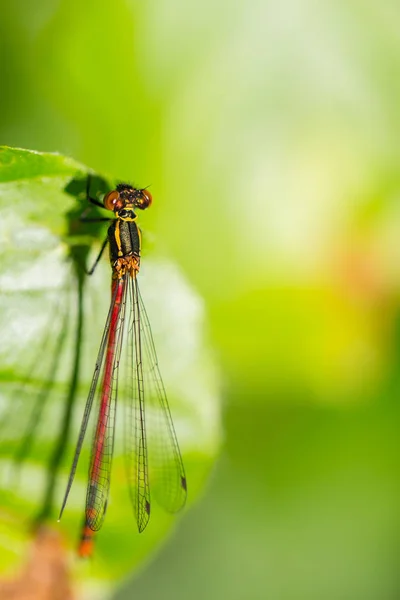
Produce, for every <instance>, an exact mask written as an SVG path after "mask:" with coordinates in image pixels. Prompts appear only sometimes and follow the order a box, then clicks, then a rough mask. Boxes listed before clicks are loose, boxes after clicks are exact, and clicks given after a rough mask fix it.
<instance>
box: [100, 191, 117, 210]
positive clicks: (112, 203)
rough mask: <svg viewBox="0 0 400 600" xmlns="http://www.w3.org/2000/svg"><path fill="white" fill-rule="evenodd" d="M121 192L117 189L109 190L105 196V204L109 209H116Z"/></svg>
mask: <svg viewBox="0 0 400 600" xmlns="http://www.w3.org/2000/svg"><path fill="white" fill-rule="evenodd" d="M118 201H119V193H118V192H117V191H116V190H113V191H112V192H108V194H106V195H105V196H104V200H103V204H104V206H105V208H106V209H107V210H116V209H117V204H119V202H118Z"/></svg>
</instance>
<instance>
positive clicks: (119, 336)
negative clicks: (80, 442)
mask: <svg viewBox="0 0 400 600" xmlns="http://www.w3.org/2000/svg"><path fill="white" fill-rule="evenodd" d="M113 285H114V288H115V290H116V293H115V290H114V293H113V298H114V294H115V299H114V301H113V305H112V312H111V318H110V325H109V333H108V339H107V350H106V356H105V360H104V361H103V371H102V379H101V385H100V386H99V390H98V394H97V396H98V418H97V423H96V427H95V431H94V436H93V442H92V452H91V460H90V468H89V481H88V487H87V493H86V524H87V526H88V527H89V528H90V529H91V530H92V531H98V530H99V529H100V527H101V526H102V524H103V520H104V516H105V513H106V508H107V500H108V494H109V489H110V479H111V467H112V459H113V452H114V437H115V418H116V409H117V397H118V374H119V363H120V357H121V349H122V341H123V334H124V320H125V311H126V289H127V280H126V279H125V278H123V279H120V280H118V281H115V282H114V284H113Z"/></svg>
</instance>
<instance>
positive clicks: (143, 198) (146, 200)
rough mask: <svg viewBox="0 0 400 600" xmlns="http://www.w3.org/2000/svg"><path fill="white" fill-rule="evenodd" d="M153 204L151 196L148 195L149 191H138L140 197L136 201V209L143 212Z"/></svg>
mask: <svg viewBox="0 0 400 600" xmlns="http://www.w3.org/2000/svg"><path fill="white" fill-rule="evenodd" d="M152 202H153V196H152V195H151V194H150V192H149V190H140V195H139V196H138V198H137V200H136V205H137V207H138V208H141V209H142V210H144V209H145V208H148V207H149V206H150V205H151V203H152Z"/></svg>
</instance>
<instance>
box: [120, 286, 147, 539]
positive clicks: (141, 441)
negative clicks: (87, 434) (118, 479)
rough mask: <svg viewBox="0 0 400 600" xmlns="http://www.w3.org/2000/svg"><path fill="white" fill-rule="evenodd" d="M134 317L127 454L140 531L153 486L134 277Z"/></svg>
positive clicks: (130, 333)
mask: <svg viewBox="0 0 400 600" xmlns="http://www.w3.org/2000/svg"><path fill="white" fill-rule="evenodd" d="M129 296H130V304H131V306H130V316H129V325H128V332H127V335H128V360H129V362H128V370H127V402H126V404H125V406H126V415H125V456H126V468H127V475H128V485H129V493H130V496H131V500H132V504H133V508H134V511H135V517H136V522H137V526H138V529H139V532H142V531H143V530H144V528H145V527H146V525H147V523H148V522H149V518H150V489H149V476H148V458H147V441H146V424H145V398H144V380H143V363H142V339H141V325H140V322H141V315H140V305H139V288H138V284H137V279H136V278H135V277H133V278H131V279H130V286H129Z"/></svg>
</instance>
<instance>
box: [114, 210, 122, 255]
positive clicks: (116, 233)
mask: <svg viewBox="0 0 400 600" xmlns="http://www.w3.org/2000/svg"><path fill="white" fill-rule="evenodd" d="M119 224H120V221H119V219H118V220H117V222H116V224H115V241H116V242H117V248H118V256H123V254H122V245H121V233H120V230H119Z"/></svg>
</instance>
